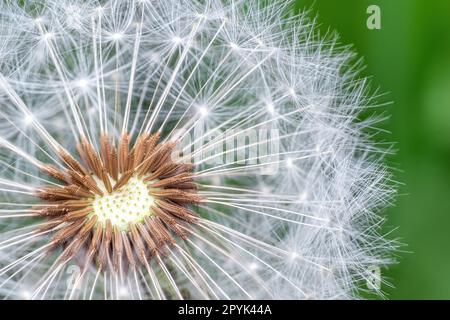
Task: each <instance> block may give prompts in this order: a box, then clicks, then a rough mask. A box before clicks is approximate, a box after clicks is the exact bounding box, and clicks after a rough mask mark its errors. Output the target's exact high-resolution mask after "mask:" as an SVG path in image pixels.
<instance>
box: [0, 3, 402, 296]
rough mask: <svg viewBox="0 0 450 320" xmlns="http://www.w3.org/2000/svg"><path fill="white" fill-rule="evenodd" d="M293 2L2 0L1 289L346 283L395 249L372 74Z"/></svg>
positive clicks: (266, 291)
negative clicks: (387, 218)
mask: <svg viewBox="0 0 450 320" xmlns="http://www.w3.org/2000/svg"><path fill="white" fill-rule="evenodd" d="M288 6H289V3H283V4H282V3H280V2H278V1H272V2H271V3H264V4H263V3H261V2H260V1H253V0H250V1H233V0H230V1H219V0H207V1H197V0H168V1H151V0H141V1H126V0H123V1H119V0H110V1H94V0H90V1H61V0H58V1H56V0H55V1H53V0H47V1H25V2H24V4H22V5H19V4H15V3H12V2H11V3H10V2H8V1H4V2H2V4H1V5H0V166H1V171H0V202H1V204H0V207H1V209H0V296H1V297H3V298H20V299H52V298H54V299H62V298H65V299H185V298H200V299H234V298H244V299H254V298H277V299H280V298H286V299H333V298H354V297H357V296H358V292H359V290H360V289H361V283H364V281H366V280H367V279H369V278H370V274H369V273H368V272H367V270H368V269H369V268H370V267H371V266H377V267H383V266H386V265H388V264H389V263H391V262H392V261H391V258H390V255H389V253H390V251H391V250H392V249H393V247H394V244H393V242H392V241H389V240H388V239H386V238H385V237H384V236H382V235H381V234H380V227H381V225H382V222H383V218H382V217H380V216H379V215H378V211H379V210H380V209H382V208H383V207H385V206H386V205H388V204H389V203H390V202H391V201H392V198H393V195H394V190H393V188H392V183H390V179H391V178H390V173H389V170H388V169H387V167H386V166H385V165H383V162H382V158H383V154H385V153H386V152H387V151H385V150H382V149H381V148H380V147H378V146H376V145H375V144H374V143H372V142H371V135H372V134H373V131H372V132H371V133H370V131H368V129H370V128H373V126H374V125H375V124H376V123H377V121H379V119H377V118H375V119H374V118H369V119H367V120H364V121H362V120H359V119H358V114H359V113H360V112H361V111H363V110H366V108H369V107H373V106H375V104H374V102H373V99H372V98H371V96H370V95H369V94H368V88H367V84H366V80H365V79H359V78H358V76H357V72H356V69H357V64H356V65H355V63H354V62H353V54H352V53H351V51H349V49H348V48H345V47H344V48H338V47H337V44H336V39H335V37H326V38H320V37H319V36H317V35H316V33H315V31H314V21H311V20H310V19H308V18H307V16H306V14H300V15H296V16H291V15H286V12H287V9H288ZM352 66H355V67H352Z"/></svg>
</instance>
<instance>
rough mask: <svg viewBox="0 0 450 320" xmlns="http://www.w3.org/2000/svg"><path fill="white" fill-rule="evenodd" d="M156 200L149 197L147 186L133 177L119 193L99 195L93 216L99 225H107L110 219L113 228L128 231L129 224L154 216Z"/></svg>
mask: <svg viewBox="0 0 450 320" xmlns="http://www.w3.org/2000/svg"><path fill="white" fill-rule="evenodd" d="M153 204H154V198H153V197H152V196H151V195H149V192H148V189H147V184H146V183H145V182H144V181H143V180H142V179H140V178H138V177H132V178H131V179H130V180H129V181H128V183H127V184H125V185H124V186H123V187H122V188H120V189H119V190H117V191H114V192H112V193H110V194H105V195H103V196H99V195H97V196H96V197H95V200H94V201H93V202H92V207H93V209H94V211H93V213H92V214H93V215H94V214H95V215H97V217H98V223H100V224H102V225H106V221H107V220H108V219H109V220H110V221H111V224H112V225H113V226H117V227H118V228H119V229H120V230H127V229H128V224H129V223H130V222H131V223H138V222H142V221H144V218H145V217H146V216H151V215H154V213H153V212H152V210H151V207H152V206H153Z"/></svg>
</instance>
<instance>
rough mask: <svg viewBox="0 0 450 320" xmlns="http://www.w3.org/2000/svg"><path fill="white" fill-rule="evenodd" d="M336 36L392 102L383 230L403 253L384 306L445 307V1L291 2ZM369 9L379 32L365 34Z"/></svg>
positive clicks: (449, 124)
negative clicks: (375, 9) (391, 171)
mask: <svg viewBox="0 0 450 320" xmlns="http://www.w3.org/2000/svg"><path fill="white" fill-rule="evenodd" d="M295 5H296V9H297V10H299V9H305V8H306V9H311V16H312V17H314V16H315V15H318V22H319V24H320V26H319V29H320V30H321V31H323V32H326V31H327V30H329V29H330V28H331V29H335V30H336V31H338V33H339V34H340V38H341V43H343V44H353V45H354V48H355V50H356V51H357V52H358V54H359V55H360V56H361V57H363V58H364V61H365V64H366V65H367V68H366V69H365V70H364V71H363V74H364V75H372V76H373V78H372V85H373V86H374V88H377V87H379V88H380V91H381V92H384V93H387V96H384V97H382V101H392V102H393V104H392V105H390V106H389V107H388V108H387V109H388V111H389V113H390V114H391V118H390V119H389V120H388V121H386V122H384V123H383V124H382V125H383V126H382V127H383V129H387V130H389V131H390V132H391V134H390V135H389V136H388V139H389V140H390V141H394V142H397V145H396V148H397V150H398V151H397V153H396V155H395V156H393V157H390V158H389V159H388V160H389V163H390V164H391V165H392V166H394V167H395V168H399V169H401V172H397V173H396V179H397V180H398V181H400V182H402V183H404V185H403V186H401V187H400V190H399V193H400V196H399V197H398V199H397V202H396V206H395V207H393V208H390V209H389V210H388V211H387V215H388V223H387V228H390V229H392V228H393V227H397V226H398V229H396V230H395V232H394V234H395V236H397V237H399V238H400V239H401V241H402V242H403V243H405V244H406V245H407V246H405V247H403V248H402V250H404V251H408V253H406V252H405V253H401V252H400V253H398V256H399V259H398V260H399V264H398V265H395V266H394V267H392V268H391V269H390V270H387V271H383V277H385V278H387V279H388V281H389V282H390V283H392V285H393V287H392V288H389V287H387V286H385V287H384V288H383V289H384V291H385V292H386V293H387V298H390V299H450V1H448V0H433V1H422V0H339V1H337V0H315V1H314V0H296V4H295ZM369 5H378V6H379V7H380V9H381V29H380V30H369V29H368V28H367V26H366V20H367V18H368V17H369V14H367V13H366V10H367V7H368V6H369Z"/></svg>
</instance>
